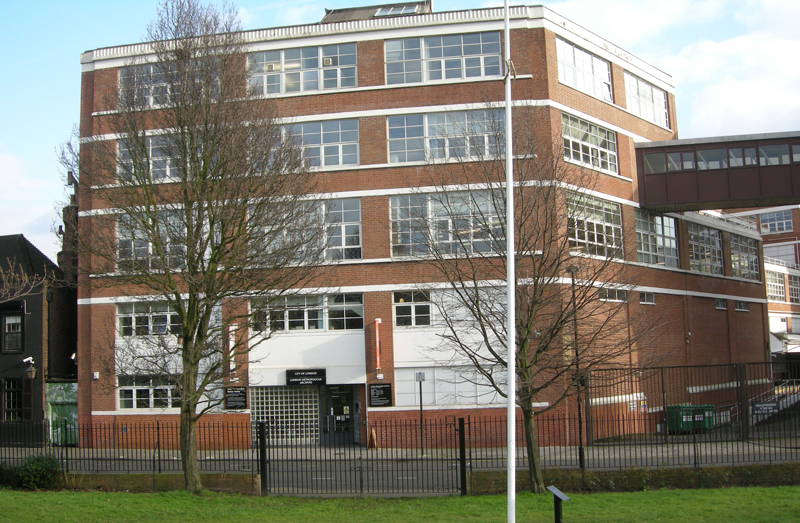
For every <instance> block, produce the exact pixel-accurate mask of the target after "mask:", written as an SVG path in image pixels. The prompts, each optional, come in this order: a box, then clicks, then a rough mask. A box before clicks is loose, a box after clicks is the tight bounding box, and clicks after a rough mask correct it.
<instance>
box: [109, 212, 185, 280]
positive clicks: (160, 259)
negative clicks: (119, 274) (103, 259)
mask: <svg viewBox="0 0 800 523" xmlns="http://www.w3.org/2000/svg"><path fill="white" fill-rule="evenodd" d="M151 216H152V217H147V216H144V215H140V216H130V215H125V216H120V217H119V219H118V220H117V269H118V270H120V271H135V270H148V269H156V270H158V269H180V268H182V267H183V266H184V264H185V261H186V255H185V242H186V237H185V236H186V235H185V228H184V225H183V221H182V220H181V216H180V214H179V213H178V212H174V211H160V212H157V213H155V214H153V215H151ZM153 238H155V239H156V241H155V242H153V241H152V239H153Z"/></svg>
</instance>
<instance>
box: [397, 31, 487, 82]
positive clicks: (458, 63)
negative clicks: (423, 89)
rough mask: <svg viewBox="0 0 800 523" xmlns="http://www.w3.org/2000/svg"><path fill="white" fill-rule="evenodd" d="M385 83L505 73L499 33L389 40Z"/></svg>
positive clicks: (462, 78)
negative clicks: (502, 65)
mask: <svg viewBox="0 0 800 523" xmlns="http://www.w3.org/2000/svg"><path fill="white" fill-rule="evenodd" d="M384 50H385V53H386V54H385V66H386V85H402V84H409V83H422V82H447V81H457V80H476V79H477V80H480V79H484V78H498V77H500V76H502V67H501V63H502V50H501V47H500V32H499V31H488V32H483V33H465V34H452V35H433V36H425V37H421V38H420V37H416V38H403V39H396V40H386V41H385V44H384Z"/></svg>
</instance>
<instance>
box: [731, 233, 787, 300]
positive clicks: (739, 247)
mask: <svg viewBox="0 0 800 523" xmlns="http://www.w3.org/2000/svg"><path fill="white" fill-rule="evenodd" d="M758 265H759V264H758V240H755V239H753V238H745V237H744V236H739V235H738V234H731V270H732V272H731V274H732V275H733V276H734V277H736V278H745V279H748V280H758V279H759V269H758ZM782 301H783V300H782Z"/></svg>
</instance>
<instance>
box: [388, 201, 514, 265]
mask: <svg viewBox="0 0 800 523" xmlns="http://www.w3.org/2000/svg"><path fill="white" fill-rule="evenodd" d="M390 210H391V211H390V212H391V227H392V231H391V236H392V257H395V258H398V257H409V256H427V255H429V254H430V247H431V246H432V245H433V246H434V249H437V250H438V251H439V253H440V254H443V255H451V254H455V255H458V254H466V255H469V254H475V253H483V254H486V253H494V252H500V251H501V250H502V246H501V245H500V244H501V243H502V244H503V245H504V242H505V239H504V236H503V229H502V216H501V215H500V213H499V212H498V210H497V209H496V206H495V204H494V202H493V201H492V196H491V194H490V193H489V192H487V191H475V192H467V191H458V192H452V193H441V194H439V193H433V194H410V195H399V196H392V197H391V198H390ZM458 210H461V211H463V213H460V214H457V213H456V212H457V211H458Z"/></svg>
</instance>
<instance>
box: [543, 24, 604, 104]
mask: <svg viewBox="0 0 800 523" xmlns="http://www.w3.org/2000/svg"><path fill="white" fill-rule="evenodd" d="M556 56H557V57H558V81H559V82H561V83H562V84H564V85H568V86H570V87H572V88H574V89H577V90H578V91H581V92H584V93H586V94H588V95H590V96H594V97H595V98H599V99H600V100H605V101H607V102H611V101H613V96H612V91H611V64H609V63H608V62H607V61H605V60H603V59H602V58H600V57H599V56H595V55H593V54H591V53H590V52H588V51H584V50H583V49H581V48H580V47H577V46H575V45H573V44H571V43H569V42H567V41H565V40H562V39H561V38H556Z"/></svg>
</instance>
